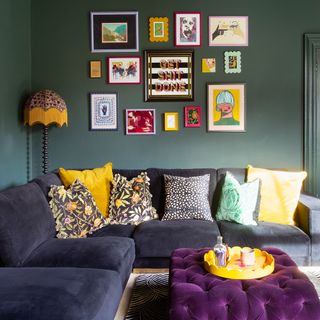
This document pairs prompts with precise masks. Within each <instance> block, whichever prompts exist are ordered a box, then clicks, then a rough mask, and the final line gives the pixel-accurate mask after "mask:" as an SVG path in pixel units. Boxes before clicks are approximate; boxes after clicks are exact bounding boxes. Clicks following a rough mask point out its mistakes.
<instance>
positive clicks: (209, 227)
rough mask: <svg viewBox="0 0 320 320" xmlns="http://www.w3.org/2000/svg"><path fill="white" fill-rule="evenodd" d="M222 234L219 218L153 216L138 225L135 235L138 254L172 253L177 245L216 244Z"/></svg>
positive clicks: (197, 246) (196, 246)
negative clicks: (196, 218)
mask: <svg viewBox="0 0 320 320" xmlns="http://www.w3.org/2000/svg"><path fill="white" fill-rule="evenodd" d="M218 235H220V232H219V229H218V226H217V223H216V222H215V221H213V222H211V221H204V220H169V221H159V220H153V221H148V222H144V223H142V224H140V225H138V226H137V228H136V231H135V232H134V235H133V238H134V240H135V243H136V255H137V257H139V258H141V257H148V258H149V257H151V258H152V257H170V254H171V252H172V251H173V250H174V249H176V248H201V247H207V246H213V245H214V244H215V243H216V240H217V236H218Z"/></svg>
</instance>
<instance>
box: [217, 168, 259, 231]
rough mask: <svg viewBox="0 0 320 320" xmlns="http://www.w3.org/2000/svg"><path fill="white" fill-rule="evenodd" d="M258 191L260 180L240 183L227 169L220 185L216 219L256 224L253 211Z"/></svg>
mask: <svg viewBox="0 0 320 320" xmlns="http://www.w3.org/2000/svg"><path fill="white" fill-rule="evenodd" d="M259 192H260V181H259V179H256V180H254V181H251V182H248V183H244V184H240V183H239V182H238V180H237V179H236V178H235V177H234V176H233V175H232V174H231V173H230V172H228V171H227V173H226V176H225V179H224V184H223V186H222V192H221V198H220V202H219V207H218V211H217V214H216V220H227V221H234V222H237V223H241V224H245V225H257V223H256V221H255V220H254V218H253V216H254V211H255V209H256V206H257V201H258V196H259Z"/></svg>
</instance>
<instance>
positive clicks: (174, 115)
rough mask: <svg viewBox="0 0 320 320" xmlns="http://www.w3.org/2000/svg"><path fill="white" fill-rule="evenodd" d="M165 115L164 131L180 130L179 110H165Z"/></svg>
mask: <svg viewBox="0 0 320 320" xmlns="http://www.w3.org/2000/svg"><path fill="white" fill-rule="evenodd" d="M163 116H164V131H178V130H179V119H178V112H165V113H164V115H163Z"/></svg>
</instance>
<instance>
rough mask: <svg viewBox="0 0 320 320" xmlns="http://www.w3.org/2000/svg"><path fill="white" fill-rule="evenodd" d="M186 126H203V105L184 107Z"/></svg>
mask: <svg viewBox="0 0 320 320" xmlns="http://www.w3.org/2000/svg"><path fill="white" fill-rule="evenodd" d="M184 126H185V127H186V128H199V127H201V107H200V106H186V107H184Z"/></svg>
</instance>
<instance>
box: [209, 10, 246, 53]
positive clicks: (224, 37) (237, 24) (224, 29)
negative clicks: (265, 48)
mask: <svg viewBox="0 0 320 320" xmlns="http://www.w3.org/2000/svg"><path fill="white" fill-rule="evenodd" d="M248 44H249V35H248V17H247V16H240V17H235V16H211V17H209V46H228V47H231V46H244V47H245V46H248Z"/></svg>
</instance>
